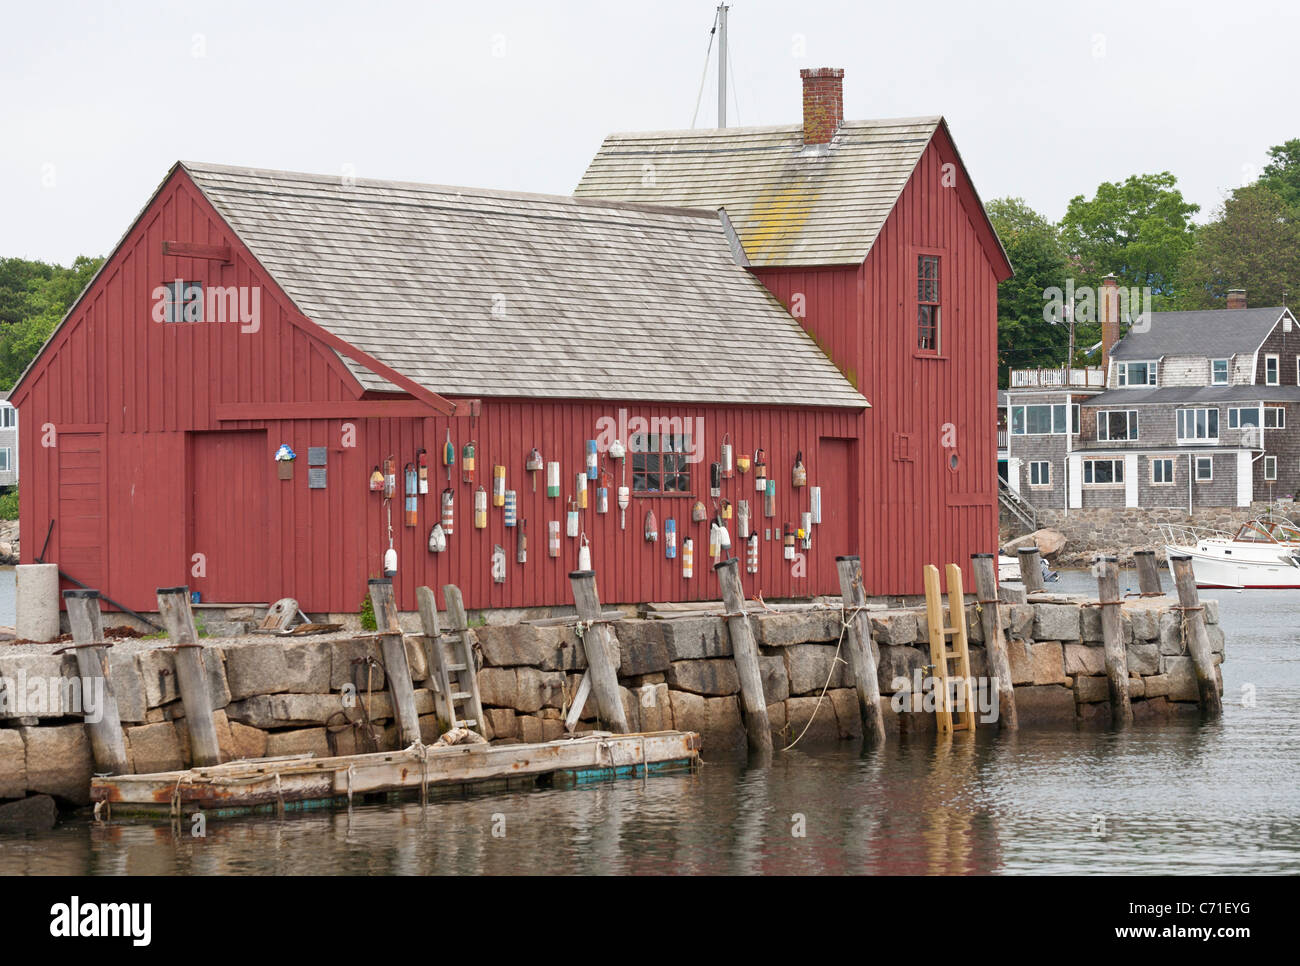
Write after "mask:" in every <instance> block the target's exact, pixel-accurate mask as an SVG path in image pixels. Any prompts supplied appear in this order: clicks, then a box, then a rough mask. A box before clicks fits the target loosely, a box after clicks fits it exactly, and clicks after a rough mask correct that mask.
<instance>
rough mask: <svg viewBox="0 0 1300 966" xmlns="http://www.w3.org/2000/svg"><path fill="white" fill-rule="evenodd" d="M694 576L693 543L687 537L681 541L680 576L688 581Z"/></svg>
mask: <svg viewBox="0 0 1300 966" xmlns="http://www.w3.org/2000/svg"><path fill="white" fill-rule="evenodd" d="M694 574H695V541H694V540H692V539H691V538H690V537H687V538H686V539H685V540H683V541H682V576H683V577H684V578H685V579H687V580H690V579H691V577H693V576H694Z"/></svg>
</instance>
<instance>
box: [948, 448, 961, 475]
mask: <svg viewBox="0 0 1300 966" xmlns="http://www.w3.org/2000/svg"><path fill="white" fill-rule="evenodd" d="M960 466H961V457H960V456H958V455H957V454H956V453H953V454H952V455H951V456H949V457H948V469H950V470H952V471H953V472H954V473H955V472H956V471H957V468H958V467H960Z"/></svg>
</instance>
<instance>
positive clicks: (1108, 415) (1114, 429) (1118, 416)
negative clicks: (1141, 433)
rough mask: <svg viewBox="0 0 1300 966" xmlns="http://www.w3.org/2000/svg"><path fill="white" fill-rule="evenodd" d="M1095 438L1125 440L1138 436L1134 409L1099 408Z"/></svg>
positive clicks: (1136, 416)
mask: <svg viewBox="0 0 1300 966" xmlns="http://www.w3.org/2000/svg"><path fill="white" fill-rule="evenodd" d="M1097 438H1098V439H1107V440H1125V439H1137V438H1138V414H1137V410H1136V409H1101V410H1098V412H1097Z"/></svg>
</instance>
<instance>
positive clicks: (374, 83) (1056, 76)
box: [0, 0, 1300, 263]
mask: <svg viewBox="0 0 1300 966" xmlns="http://www.w3.org/2000/svg"><path fill="white" fill-rule="evenodd" d="M0 3H2V5H3V13H0V18H2V19H0V146H2V149H0V256H10V255H19V256H23V257H27V258H41V259H45V260H52V261H57V262H61V263H66V262H68V261H70V260H71V259H72V258H73V257H74V256H75V255H78V254H83V253H84V254H107V253H108V251H109V250H110V248H111V246H112V245H113V244H115V243H116V241H117V240H118V238H119V237H120V236H121V235H122V233H123V232H124V231H125V230H126V228H127V227H128V225H129V223H130V220H131V219H132V218H133V217H134V216H135V214H136V213H137V212H138V211H139V209H140V208H141V206H142V205H143V204H144V203H145V201H147V200H148V197H149V195H150V193H151V192H152V191H153V189H154V188H155V187H156V186H157V184H158V183H159V181H160V180H161V179H162V177H163V176H164V175H165V174H166V172H167V170H168V168H169V167H170V166H171V165H172V163H173V162H175V161H176V160H178V159H181V158H184V159H191V160H200V161H213V162H221V163H227V164H238V165H252V166H257V167H268V168H283V169H289V170H298V171H311V172H322V173H335V172H342V171H343V170H344V166H345V165H351V166H353V169H354V170H355V173H356V174H357V176H358V177H376V178H397V179H403V180H411V181H428V182H435V183H440V184H451V185H469V186H477V187H489V188H501V189H516V190H522V191H539V192H553V193H561V194H567V193H569V192H570V191H572V189H573V187H574V185H575V184H576V183H577V181H578V179H579V177H580V176H581V175H582V172H583V169H584V168H585V166H586V163H587V161H588V160H589V159H590V157H591V156H592V154H593V153H594V152H595V150H596V148H597V147H598V145H599V144H600V142H601V139H602V138H603V136H604V135H605V134H606V133H608V132H610V131H620V130H649V129H669V128H685V127H689V126H690V124H691V115H692V112H693V110H694V106H695V101H696V95H697V92H698V91H699V86H700V79H701V72H702V69H703V66H704V57H705V50H706V48H707V46H708V41H709V27H710V26H711V24H712V22H713V17H714V8H715V7H716V2H715V0H645V2H627V0H603V2H576V0H575V2H560V0H555V2H550V3H539V2H532V3H527V2H511V0H491V2H457V3H445V2H441V0H438V2H412V3H396V2H393V3H388V2H383V0H365V2H359V0H346V2H343V0H312V2H310V3H287V2H275V0H261V2H240V0H220V2H215V3H202V2H195V3H158V2H126V0H96V2H81V3H71V2H58V0H38V2H35V3H30V2H23V3H16V2H15V0H0ZM1298 9H1300V5H1297V4H1295V3H1294V2H1291V3H1286V2H1276V3H1273V2H1264V0H1236V2H1232V3H1227V2H1223V0H1217V2H1185V3H1175V2H1166V3H1158V2H1144V0H1134V2H1128V3H1109V2H1096V0H1080V2H1074V3H1069V4H1064V3H1055V2H1043V0H1039V2H1025V3H1012V2H1006V3H997V2H991V0H984V2H979V3H976V2H946V0H931V2H927V3H919V2H907V3H879V2H876V3H862V2H856V3H855V2H842V3H834V2H823V0H801V2H797V3H776V2H760V0H736V2H735V3H734V4H733V5H732V6H731V13H730V28H731V29H730V42H731V59H732V70H733V73H734V77H735V81H736V83H735V105H734V106H733V107H732V108H731V111H732V114H731V116H730V117H729V118H728V121H729V123H730V124H732V125H735V124H743V125H752V124H781V123H790V122H795V121H797V120H799V118H800V113H801V103H800V87H799V73H798V72H799V68H801V67H843V68H844V70H845V78H844V84H845V114H846V116H847V117H849V118H878V117H902V116H912V115H920V114H943V115H944V116H946V117H947V119H948V123H949V125H950V126H951V128H952V131H953V134H954V136H955V137H956V140H957V145H958V149H959V150H960V151H961V152H962V156H963V158H964V159H965V161H966V164H967V166H968V167H969V169H970V172H971V175H972V177H973V178H974V180H975V185H976V187H977V189H978V190H979V192H980V194H981V195H982V196H983V197H984V198H985V199H990V198H995V197H1000V196H1004V195H1019V196H1021V197H1023V198H1025V199H1026V200H1027V201H1028V202H1029V203H1030V204H1031V205H1032V206H1033V207H1035V208H1036V209H1038V210H1039V211H1041V212H1043V213H1044V214H1046V215H1048V216H1049V217H1051V218H1053V219H1056V218H1059V217H1060V216H1061V214H1062V213H1063V212H1064V210H1065V206H1066V204H1067V202H1068V201H1069V199H1070V198H1071V197H1073V196H1074V195H1076V194H1081V193H1087V194H1091V193H1092V192H1093V191H1094V190H1095V188H1096V186H1097V185H1098V183H1100V182H1102V181H1106V180H1116V179H1122V178H1124V177H1126V176H1128V175H1130V174H1135V173H1139V172H1148V171H1161V170H1166V169H1167V170H1170V171H1173V172H1174V173H1175V174H1176V175H1177V177H1178V181H1179V184H1180V185H1181V187H1182V190H1183V192H1184V193H1185V194H1186V195H1187V196H1188V198H1190V199H1191V200H1192V201H1194V202H1196V203H1197V204H1200V205H1201V206H1202V208H1203V212H1202V216H1201V217H1202V218H1204V217H1205V216H1208V214H1209V213H1210V212H1211V211H1212V209H1213V208H1214V207H1215V206H1216V205H1217V204H1218V203H1219V201H1220V200H1221V199H1222V197H1223V194H1224V192H1225V191H1226V190H1228V189H1231V188H1233V187H1235V186H1237V185H1239V184H1241V183H1242V182H1243V180H1248V179H1250V178H1252V177H1253V176H1254V174H1255V173H1257V172H1258V169H1259V168H1260V167H1261V166H1262V165H1263V164H1264V162H1265V160H1266V155H1265V152H1266V150H1267V149H1268V147H1269V146H1271V145H1274V144H1278V143H1280V142H1282V141H1284V140H1286V139H1288V138H1292V137H1300V107H1298V106H1297V98H1296V91H1297V88H1298V86H1300V80H1298V78H1300V68H1298V66H1297V62H1296V47H1295V44H1296V38H1297V36H1300V32H1298V31H1297V27H1298V26H1300V13H1298V12H1297V10H1298ZM715 83H716V80H715V78H714V76H713V73H712V70H711V71H710V74H709V77H708V82H707V86H706V89H705V94H704V99H703V103H702V105H701V107H700V116H699V121H698V126H700V127H713V126H715V125H716V100H717V97H716V93H715V87H714V85H715Z"/></svg>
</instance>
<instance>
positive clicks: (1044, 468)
mask: <svg viewBox="0 0 1300 966" xmlns="http://www.w3.org/2000/svg"><path fill="white" fill-rule="evenodd" d="M1029 485H1030V486H1051V485H1052V464H1051V463H1049V462H1048V461H1047V460H1034V461H1033V462H1032V463H1030V464H1029Z"/></svg>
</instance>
